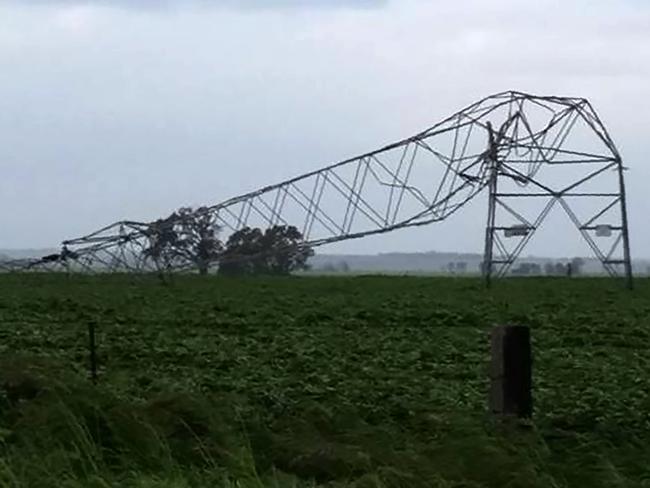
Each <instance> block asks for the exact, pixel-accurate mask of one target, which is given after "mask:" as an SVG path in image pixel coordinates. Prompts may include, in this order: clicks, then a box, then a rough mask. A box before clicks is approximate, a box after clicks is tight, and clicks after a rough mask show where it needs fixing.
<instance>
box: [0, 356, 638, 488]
mask: <svg viewBox="0 0 650 488" xmlns="http://www.w3.org/2000/svg"><path fill="white" fill-rule="evenodd" d="M0 382H1V383H2V385H3V386H2V390H1V393H2V400H1V412H2V417H1V423H2V428H1V430H0V444H1V447H0V449H1V451H0V452H1V456H0V487H22V486H34V487H49V486H52V487H98V488H100V487H118V486H119V487H138V488H148V487H152V488H153V487H164V488H167V487H169V488H177V487H178V488H184V487H197V486H199V487H202V486H206V487H227V488H262V487H276V488H285V487H295V488H302V487H315V486H331V487H348V486H349V487H357V488H379V487H385V488H389V487H396V488H402V487H404V488H406V487H441V488H447V487H449V488H451V487H494V488H496V487H506V486H507V487H540V488H541V487H544V488H549V487H573V486H590V487H612V486H621V487H634V486H639V487H640V486H648V485H647V483H648V480H649V479H650V478H648V475H647V471H646V467H645V462H646V461H647V459H650V457H649V456H650V450H648V448H647V447H646V446H645V445H642V443H641V439H639V444H638V445H613V444H608V443H607V442H604V441H602V440H599V439H596V438H594V437H590V436H589V435H587V434H582V435H577V434H572V433H569V432H564V433H562V432H542V431H539V430H538V429H537V428H536V427H535V426H534V425H529V426H527V427H526V428H522V427H521V426H515V425H511V426H507V425H506V426H504V425H501V426H497V425H491V424H490V423H489V422H487V421H485V420H484V419H481V418H469V417H464V418H463V417H461V416H458V415H454V414H452V413H450V412H438V413H429V414H427V415H420V416H416V417H413V418H408V419H404V420H403V421H402V422H400V423H397V422H396V423H381V424H372V423H370V422H369V421H367V420H365V419H364V418H363V417H362V416H361V415H360V414H358V413H356V412H354V410H353V409H350V408H341V409H332V408H329V409H328V408H325V407H323V406H321V405H316V404H305V405H302V406H300V408H296V409H294V410H293V411H291V412H287V413H286V415H284V416H281V417H278V418H273V419H271V418H269V417H268V416H266V415H265V414H264V411H263V410H260V409H258V408H256V407H251V406H250V405H248V406H246V405H244V404H237V403H235V402H229V401H226V399H225V397H222V398H218V397H214V396H213V397H205V398H199V397H198V396H191V395H187V394H182V393H169V394H166V395H159V396H157V397H155V398H150V399H143V400H140V401H136V400H133V399H125V398H120V397H119V396H118V395H116V394H114V393H112V392H110V391H109V390H108V389H105V388H104V387H102V386H101V385H100V386H99V387H92V386H91V385H89V384H88V383H87V381H85V379H84V378H81V377H79V376H76V375H75V374H73V373H68V372H66V371H65V369H64V368H62V367H61V366H60V365H57V364H56V363H53V362H51V361H49V360H42V359H29V358H18V357H4V358H3V360H2V363H1V364H0ZM413 432H417V435H413ZM644 473H645V474H644ZM644 476H645V478H644Z"/></svg>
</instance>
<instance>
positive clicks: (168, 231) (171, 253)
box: [145, 207, 223, 275]
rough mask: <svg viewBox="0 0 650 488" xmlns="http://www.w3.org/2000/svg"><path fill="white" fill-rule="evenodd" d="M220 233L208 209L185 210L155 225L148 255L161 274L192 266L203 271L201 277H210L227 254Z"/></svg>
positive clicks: (149, 232)
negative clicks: (214, 268)
mask: <svg viewBox="0 0 650 488" xmlns="http://www.w3.org/2000/svg"><path fill="white" fill-rule="evenodd" d="M219 230H220V228H219V226H218V225H217V223H216V218H215V216H214V215H212V213H211V212H209V211H208V208H207V207H199V208H198V209H196V210H193V209H192V208H190V207H182V208H180V209H178V210H177V211H176V212H174V213H173V214H171V215H170V216H169V217H167V218H165V219H160V220H157V221H156V222H154V223H153V224H151V226H150V228H149V231H148V237H149V247H148V248H147V249H145V255H146V256H148V257H150V258H152V259H153V260H154V262H155V263H156V265H157V267H158V268H159V269H161V270H164V269H169V268H171V267H172V265H174V264H183V263H188V262H189V263H191V264H192V265H194V266H195V267H196V268H197V269H198V270H199V274H201V275H206V274H208V270H209V269H210V265H211V264H212V263H213V262H215V261H216V260H217V259H218V258H219V256H220V254H221V252H222V250H223V246H222V244H221V241H220V240H219V239H218V237H217V234H218V233H219Z"/></svg>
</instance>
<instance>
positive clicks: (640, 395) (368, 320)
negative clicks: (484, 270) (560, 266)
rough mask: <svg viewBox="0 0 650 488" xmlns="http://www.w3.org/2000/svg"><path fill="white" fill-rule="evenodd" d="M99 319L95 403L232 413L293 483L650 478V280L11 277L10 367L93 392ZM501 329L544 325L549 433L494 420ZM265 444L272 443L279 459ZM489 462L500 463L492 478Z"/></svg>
mask: <svg viewBox="0 0 650 488" xmlns="http://www.w3.org/2000/svg"><path fill="white" fill-rule="evenodd" d="M89 322H93V323H94V324H95V325H96V330H97V339H98V346H99V351H98V354H99V361H100V371H99V375H100V384H99V386H98V387H97V389H95V390H92V389H91V390H90V391H91V392H92V391H95V392H96V391H102V392H104V394H105V395H109V396H110V397H111V398H113V399H114V400H113V401H115V402H125V403H128V404H129V405H142V404H146V403H147V402H152V401H153V402H155V399H156V398H160V397H161V396H162V397H164V396H165V395H169V394H172V393H175V394H181V395H189V396H191V397H194V398H195V399H203V400H205V401H207V402H208V403H210V402H212V405H213V406H214V407H213V408H215V409H217V410H219V409H223V408H225V407H228V408H231V407H232V408H233V409H234V410H236V412H238V413H237V414H236V416H235V418H238V419H240V421H241V422H243V423H244V424H245V423H246V422H248V420H249V419H253V418H255V419H257V420H256V422H257V424H256V425H258V427H257V428H254V427H247V429H248V431H247V433H245V434H242V436H243V438H249V441H250V442H249V444H250V446H249V447H250V449H251V457H252V458H255V459H256V460H255V461H254V463H253V464H254V465H255V467H256V469H259V470H261V471H262V472H265V473H269V472H276V473H277V472H286V473H289V475H291V476H293V477H294V478H292V479H293V480H294V481H292V482H291V483H294V484H288V485H286V486H298V485H296V484H295V483H296V482H297V481H295V480H299V481H300V480H302V481H300V482H301V483H302V482H303V481H304V482H306V483H312V482H314V483H316V482H318V483H320V482H325V481H332V482H336V483H341V484H343V485H345V486H347V484H350V483H361V482H363V483H370V484H369V485H366V486H402V485H404V486H503V479H504V478H502V477H500V476H502V474H499V473H497V472H496V471H495V469H496V466H497V465H498V464H499V462H503V463H504V464H505V465H508V466H510V467H509V468H508V470H509V471H511V473H510V475H511V477H509V478H508V479H509V480H511V481H512V479H515V481H513V483H514V484H513V485H512V486H553V485H554V484H555V485H556V486H574V485H573V484H572V479H573V478H572V477H573V476H575V477H576V479H592V478H590V477H589V476H591V475H589V472H592V471H594V469H595V468H594V466H598V469H601V468H602V469H605V470H609V471H608V473H610V475H611V476H610V475H607V476H605V475H602V473H601V475H600V476H596V477H595V478H594V481H593V482H592V485H593V486H611V484H609V483H610V482H612V480H614V479H618V480H619V481H621V482H622V483H624V484H623V485H621V486H633V485H632V483H639V485H638V486H642V485H641V484H640V483H643V479H644V477H645V479H650V478H648V477H650V474H648V472H647V471H646V469H645V464H644V463H642V462H641V461H640V459H641V458H644V457H647V456H648V455H649V454H650V450H649V449H648V448H647V447H644V446H645V445H646V444H647V442H648V441H650V416H649V412H650V354H649V353H650V351H649V349H650V327H649V326H650V323H649V322H650V282H647V281H639V282H638V283H637V289H636V290H635V291H633V292H628V291H626V290H625V289H624V288H623V287H622V284H621V283H617V282H614V281H609V280H601V279H576V280H565V279H520V280H506V281H501V282H498V283H497V284H496V286H495V288H494V289H493V290H490V291H487V290H485V289H484V287H483V285H482V283H481V282H480V281H479V280H473V279H450V278H412V277H411V278H406V277H403V278H402V277H345V278H334V277H332V278H308V277H304V278H295V277H294V278H277V279H270V278H269V279H250V280H244V279H242V280H234V279H225V278H223V279H221V278H220V279H213V278H209V279H201V278H200V277H192V276H186V277H177V278H175V280H174V282H173V283H172V284H171V285H169V286H163V285H161V284H159V283H158V282H157V281H156V280H155V278H153V277H132V276H94V277H90V276H75V277H66V276H57V275H5V276H1V277H0V351H2V354H3V355H4V357H5V358H11V357H13V355H14V354H15V353H17V352H19V353H20V354H21V355H27V356H28V357H37V358H40V359H45V360H51V361H53V362H56V364H58V365H61V367H63V368H64V369H65V370H66V371H68V372H71V374H73V375H76V376H75V377H77V381H81V383H82V384H84V385H85V384H86V382H84V381H83V380H80V379H79V376H80V375H86V374H87V371H86V370H87V356H88V352H87V324H88V323H89ZM497 323H523V324H527V325H530V326H531V327H532V337H533V348H534V349H533V352H534V388H535V389H534V401H535V425H534V429H535V430H534V432H535V433H534V434H523V433H519V434H516V435H515V438H510V437H508V438H506V439H504V438H503V437H502V436H501V434H498V432H495V431H494V428H493V427H489V424H486V423H485V422H486V416H485V401H486V391H487V387H488V383H487V381H488V378H487V362H488V359H489V350H488V344H489V343H488V334H489V331H490V327H491V326H492V325H493V324H497ZM9 369H11V368H9ZM40 381H44V380H43V379H41V380H40ZM84 388H85V386H84ZM224 399H227V400H224ZM203 400H201V401H203ZM215 402H216V403H215ZM217 403H218V404H219V405H218V406H217V405H216V404H217ZM224 403H227V404H228V405H224ZM235 406H236V408H235ZM315 406H316V408H317V411H318V412H320V413H318V414H314V408H315ZM21 408H23V407H21ZM234 410H233V411H234ZM323 419H325V420H323ZM345 419H348V420H345ZM233 422H234V423H237V422H238V421H233ZM346 422H347V423H346ZM468 426H471V428H470V427H468ZM13 428H14V427H13V426H12V425H7V429H9V430H11V429H13ZM251 429H252V430H251ZM256 429H257V430H256ZM468 429H469V430H468ZM323 430H325V431H328V432H330V434H332V435H334V434H335V437H336V439H339V441H340V442H339V441H337V442H338V444H337V445H338V449H339V451H340V452H339V456H338V457H337V458H336V459H338V461H340V462H342V463H343V465H344V468H341V467H336V466H338V465H336V463H334V466H335V467H333V468H331V469H330V471H331V473H330V474H329V475H327V476H323V477H319V473H320V472H321V471H323V470H325V471H327V469H325V468H323V466H321V465H324V466H326V465H327V464H328V462H329V463H330V464H331V463H332V462H333V461H332V459H329V458H328V459H325V458H326V456H324V455H323V456H324V457H323V456H322V457H323V459H320V458H318V459H316V460H313V459H312V461H311V465H310V463H309V462H307V461H305V459H306V458H305V456H307V457H309V455H311V456H312V457H313V455H314V454H313V452H312V451H313V449H314V448H313V445H312V444H313V442H315V441H314V439H319V435H320V434H318V432H320V433H321V434H322V431H323ZM263 433H264V434H263ZM240 434H241V432H240ZM25 435H27V434H25ZM52 435H54V436H55V434H52ZM513 435H514V434H513ZM531 435H532V436H533V440H531V439H530V436H531ZM265 436H271V437H272V438H273V439H275V440H274V441H273V442H271V441H269V440H268V439H270V438H271V437H268V439H267V437H265ZM163 437H164V435H163ZM255 439H267V440H266V441H264V442H268V443H269V446H273V447H269V449H272V450H273V453H274V454H273V455H269V456H266V457H267V458H268V459H267V460H266V462H265V461H264V459H262V458H264V456H261V454H260V453H262V452H264V451H265V448H264V447H262V446H263V445H264V442H262V441H259V442H260V443H261V444H259V445H257V444H255V442H256V441H255ZM278 439H281V441H280V440H278ZM341 439H343V440H341ZM518 442H519V443H521V442H523V447H521V448H517V449H516V450H515V452H511V451H510V449H511V447H509V446H517V445H518V444H517V443H518ZM531 442H532V443H533V444H534V446H533V447H531V444H530V443H531ZM374 444H382V446H380V447H379V448H378V449H379V450H381V449H384V451H383V452H380V453H378V452H374V451H376V450H377V449H375V448H371V446H372V445H374ZM328 445H329V444H328ZM301 446H302V447H301ZM305 446H311V447H309V448H307V447H305ZM303 447H304V449H303V450H302V451H301V449H302V448H303ZM14 448H15V447H12V449H14ZM310 449H311V451H310ZM483 451H485V452H483ZM310 452H311V454H309V453H310ZM317 452H320V451H318V449H317ZM445 452H447V453H448V454H449V455H452V454H453V456H452V457H453V458H454V459H453V460H452V459H447V460H445V461H443V458H444V456H443V453H445ZM341 453H343V454H341ZM481 453H482V454H481ZM321 454H322V453H321ZM301 456H302V457H301ZM476 456H487V457H489V456H494V458H495V463H496V464H495V465H494V466H493V468H494V469H491V468H490V463H486V464H485V465H482V464H481V463H482V462H483V461H481V462H479V461H477V460H474V461H470V459H469V458H475V457H476ZM531 456H532V457H531ZM258 458H259V459H258ZM301 459H302V461H303V462H300V460H301ZM498 459H501V461H498ZM343 460H344V461H345V462H343ZM407 460H408V461H407ZM569 460H571V461H569ZM568 462H571V463H573V464H575V466H571V465H569V464H566V463H568ZM346 463H347V464H346ZM472 463H478V464H472ZM400 465H401V467H400ZM273 466H275V468H273ZM301 466H302V467H301ZM305 466H306V467H305ZM310 466H311V467H310ZM408 466H410V467H408ZM425 466H429V468H427V469H424V467H425ZM222 467H223V466H222ZM432 467H435V468H436V469H437V470H438V471H436V469H433V472H438V473H439V475H440V476H439V477H438V478H436V480H437V481H434V478H435V476H434V474H433V472H432V471H431V468H432ZM223 468H224V469H226V472H227V471H228V469H230V468H229V467H228V466H225V467H223ZM443 468H444V469H443ZM106 469H109V468H106ZM181 469H183V468H182V466H181ZM391 469H393V470H398V471H399V473H401V474H399V475H398V474H395V473H393V475H387V474H386V473H387V471H386V470H389V471H390V470H391ZM503 469H505V468H504V467H503V466H501V467H499V470H503ZM269 470H271V471H269ZM278 470H279V471H278ZM531 470H532V471H531ZM474 471H476V472H474ZM328 472H329V471H328ZM382 473H383V474H382ZM409 473H420V474H421V477H420V478H418V479H417V480H415V479H410V481H408V480H409V478H408V474H409ZM422 473H424V474H422ZM472 473H474V474H472ZM525 473H528V474H525ZM373 476H374V478H373ZM436 476H438V475H436ZM503 476H505V475H503ZM518 476H519V477H521V479H519V478H517V477H518ZM513 477H514V478H513ZM588 477H589V478H588ZM321 478H322V479H321ZM0 479H1V477H0ZM107 479H108V478H107ZM278 479H280V478H277V477H276V478H274V480H275V481H273V483H280V482H279V481H277V480H278ZM369 480H374V481H369ZM405 480H406V481H405ZM517 480H518V481H517ZM470 482H471V483H475V484H474V485H472V484H471V483H470ZM605 482H607V483H608V484H601V485H598V484H597V483H605ZM269 483H271V482H269ZM373 483H374V484H373ZM400 483H401V484H402V485H400ZM436 483H438V484H436ZM444 483H451V484H448V485H446V484H444ZM453 483H467V484H456V485H455V484H453ZM594 483H596V484H594ZM161 486H166V485H161ZM170 486H171V485H170ZM270 486H275V485H273V484H271V485H270ZM278 486H285V485H283V484H281V485H278Z"/></svg>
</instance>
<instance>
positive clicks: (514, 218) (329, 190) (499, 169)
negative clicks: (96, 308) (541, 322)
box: [27, 91, 632, 285]
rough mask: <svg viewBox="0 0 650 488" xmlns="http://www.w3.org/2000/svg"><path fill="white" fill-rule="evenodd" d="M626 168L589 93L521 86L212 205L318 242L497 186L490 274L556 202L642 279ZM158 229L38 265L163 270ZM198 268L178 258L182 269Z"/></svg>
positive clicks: (443, 212) (221, 216)
mask: <svg viewBox="0 0 650 488" xmlns="http://www.w3.org/2000/svg"><path fill="white" fill-rule="evenodd" d="M623 171H624V168H623V164H622V160H621V156H620V154H619V152H618V150H617V149H616V146H615V145H614V142H613V141H612V139H611V138H610V136H609V134H608V132H607V130H606V129H605V127H604V125H603V123H602V122H601V120H600V119H599V118H598V115H597V114H596V112H595V111H594V109H593V108H592V106H591V104H590V103H589V102H588V101H587V100H585V99H582V98H569V97H553V96H551V97H541V96H533V95H529V94H525V93H521V92H514V91H511V92H504V93H500V94H497V95H493V96H490V97H487V98H485V99H483V100H481V101H479V102H477V103H474V104H472V105H470V106H468V107H466V108H464V109H463V110H461V111H459V112H458V113H456V114H454V115H452V116H450V117H448V118H447V119H445V120H443V121H442V122H440V123H438V124H436V125H434V126H433V127H431V128H429V129H427V130H425V131H423V132H420V133H419V134H416V135H414V136H412V137H409V138H407V139H404V140H401V141H399V142H396V143H394V144H391V145H388V146H386V147H383V148H381V149H378V150H375V151H372V152H369V153H366V154H364V155H361V156H358V157H355V158H352V159H348V160H345V161H342V162H339V163H336V164H332V165H330V166H327V167H325V168H322V169H319V170H316V171H312V172H310V173H307V174H304V175H301V176H298V177H296V178H292V179H290V180H287V181H283V182H281V183H277V184H274V185H270V186H267V187H264V188H262V189H259V190H257V191H253V192H251V193H247V194H245V195H241V196H237V197H234V198H231V199H229V200H225V201H223V202H221V203H218V204H216V205H212V206H209V207H203V208H202V209H201V212H202V213H208V214H209V216H210V218H212V219H214V221H216V222H217V223H218V225H219V226H220V227H221V229H222V231H223V232H224V233H226V234H228V233H233V232H236V231H238V230H241V229H243V228H245V227H253V226H256V227H267V226H268V227H270V226H273V225H292V226H295V227H297V228H298V229H299V230H300V231H301V232H302V235H303V238H304V245H306V246H319V245H323V244H327V243H332V242H337V241H342V240H345V239H354V238H360V237H364V236H368V235H371V234H379V233H385V232H389V231H393V230H396V229H400V228H404V227H413V226H423V225H428V224H431V223H434V222H440V221H442V220H445V219H447V218H449V217H450V216H451V215H452V214H454V213H456V212H457V211H458V210H459V209H461V208H462V207H463V206H464V205H466V204H467V203H468V202H469V201H470V200H472V199H473V198H474V197H476V196H477V195H478V194H480V193H481V192H482V191H483V190H486V191H487V192H488V196H489V198H488V202H489V204H488V207H489V208H488V218H487V227H486V233H485V259H484V263H483V273H484V275H485V277H486V279H487V281H488V283H489V282H490V279H491V278H492V277H501V276H504V275H506V274H507V273H508V271H509V269H510V268H511V266H512V264H513V263H514V261H515V260H516V259H517V257H518V256H519V255H520V254H521V252H522V250H523V249H524V247H525V246H526V244H527V243H528V242H529V241H530V239H531V238H532V237H533V235H534V234H535V232H536V231H537V229H538V228H539V227H540V226H541V225H542V223H543V222H544V220H545V219H546V217H547V216H548V214H549V212H550V211H551V209H552V208H554V207H560V208H562V209H563V210H564V211H565V212H566V213H567V215H568V216H569V218H570V220H571V222H572V223H573V224H574V225H575V227H576V230H577V232H579V233H580V235H581V236H582V238H583V239H584V240H585V241H586V242H587V244H588V245H589V247H590V248H591V249H592V251H593V253H594V255H595V256H596V257H597V258H598V259H599V260H600V262H601V263H602V265H603V267H604V269H605V270H606V271H607V272H608V273H609V274H610V275H612V276H625V277H626V278H627V280H628V284H629V285H631V279H632V270H631V262H630V249H629V237H628V225H627V214H626V201H625V186H624V178H623ZM175 218H182V217H180V216H179V217H175ZM172 224H173V223H172ZM155 228H156V223H155V222H136V221H122V222H117V223H115V224H113V225H110V226H108V227H104V228H102V229H100V230H98V231H96V232H93V233H92V234H89V235H86V236H83V237H79V238H76V239H71V240H67V241H64V243H63V250H62V252H61V254H56V255H52V256H47V257H45V258H43V259H41V260H38V261H33V262H30V263H28V264H27V267H28V268H30V269H45V270H68V271H100V270H103V271H122V272H124V271H135V272H145V271H155V270H158V269H159V265H158V263H156V262H155V260H153V259H152V258H151V257H150V256H151V254H150V253H147V252H146V250H147V249H148V248H150V246H151V240H152V238H153V237H152V236H153V234H152V232H153V230H155ZM192 266H193V265H192V263H191V262H189V261H184V260H183V259H177V260H176V261H175V262H174V263H173V266H172V268H173V269H175V270H187V269H191V268H192Z"/></svg>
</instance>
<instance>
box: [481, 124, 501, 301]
mask: <svg viewBox="0 0 650 488" xmlns="http://www.w3.org/2000/svg"><path fill="white" fill-rule="evenodd" d="M488 130H489V136H490V147H489V158H490V161H489V162H490V182H489V185H488V189H489V196H488V217H487V224H486V226H485V250H484V252H483V277H484V278H485V285H486V286H487V287H488V288H490V286H491V285H492V271H493V268H494V263H493V260H494V257H493V256H494V255H493V253H494V222H495V218H496V198H497V195H496V193H497V177H498V166H497V165H498V162H497V155H496V143H495V140H494V133H493V132H492V126H491V125H490V124H489V123H488Z"/></svg>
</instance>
